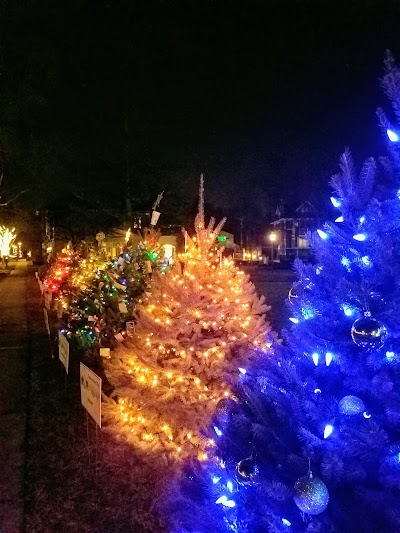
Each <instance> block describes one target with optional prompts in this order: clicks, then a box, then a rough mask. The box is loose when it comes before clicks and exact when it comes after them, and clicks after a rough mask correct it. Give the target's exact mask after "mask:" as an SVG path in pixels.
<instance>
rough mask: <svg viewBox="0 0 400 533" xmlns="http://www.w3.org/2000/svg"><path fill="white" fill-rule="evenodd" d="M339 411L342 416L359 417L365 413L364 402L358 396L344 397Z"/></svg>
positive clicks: (339, 405)
mask: <svg viewBox="0 0 400 533" xmlns="http://www.w3.org/2000/svg"><path fill="white" fill-rule="evenodd" d="M338 410H339V413H340V414H341V415H348V416H353V415H358V414H360V413H363V412H364V411H365V405H364V402H363V401H362V400H361V399H360V398H358V397H357V396H351V395H350V396H344V397H343V398H342V399H341V400H340V402H339V404H338Z"/></svg>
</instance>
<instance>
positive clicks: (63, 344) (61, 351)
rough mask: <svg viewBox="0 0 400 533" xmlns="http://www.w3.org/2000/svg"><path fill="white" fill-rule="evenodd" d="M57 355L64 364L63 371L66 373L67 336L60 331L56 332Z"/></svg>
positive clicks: (67, 358)
mask: <svg viewBox="0 0 400 533" xmlns="http://www.w3.org/2000/svg"><path fill="white" fill-rule="evenodd" d="M58 357H59V358H60V361H61V362H62V364H63V365H64V368H65V372H66V373H67V374H68V367H69V342H68V340H67V338H66V337H65V336H64V335H63V334H62V333H61V331H59V332H58Z"/></svg>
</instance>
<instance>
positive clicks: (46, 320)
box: [43, 308, 50, 336]
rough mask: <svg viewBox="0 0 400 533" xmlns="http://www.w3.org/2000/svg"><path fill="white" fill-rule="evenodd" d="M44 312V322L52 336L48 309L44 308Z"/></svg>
mask: <svg viewBox="0 0 400 533" xmlns="http://www.w3.org/2000/svg"><path fill="white" fill-rule="evenodd" d="M43 314H44V323H45V324H46V329H47V333H48V334H49V336H50V325H49V315H48V314H47V309H45V308H43Z"/></svg>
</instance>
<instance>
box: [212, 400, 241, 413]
mask: <svg viewBox="0 0 400 533" xmlns="http://www.w3.org/2000/svg"><path fill="white" fill-rule="evenodd" d="M234 407H236V402H235V401H234V400H233V399H232V398H222V399H221V400H220V401H219V402H218V403H217V405H216V407H215V414H216V415H217V416H219V415H229V414H230V413H231V412H232V410H233V409H234Z"/></svg>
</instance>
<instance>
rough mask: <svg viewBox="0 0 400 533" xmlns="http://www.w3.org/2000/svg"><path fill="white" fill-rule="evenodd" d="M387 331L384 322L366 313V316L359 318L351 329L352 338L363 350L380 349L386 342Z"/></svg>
mask: <svg viewBox="0 0 400 533" xmlns="http://www.w3.org/2000/svg"><path fill="white" fill-rule="evenodd" d="M386 336H387V331H386V328H385V326H384V325H383V324H382V322H379V321H378V320H376V319H375V318H373V317H372V316H371V314H370V313H365V316H364V317H362V318H358V319H357V320H356V321H355V322H354V324H353V325H352V327H351V338H352V339H353V342H354V343H355V344H357V346H361V347H363V348H368V347H370V348H380V347H381V346H382V345H383V343H384V342H385V339H386Z"/></svg>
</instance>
